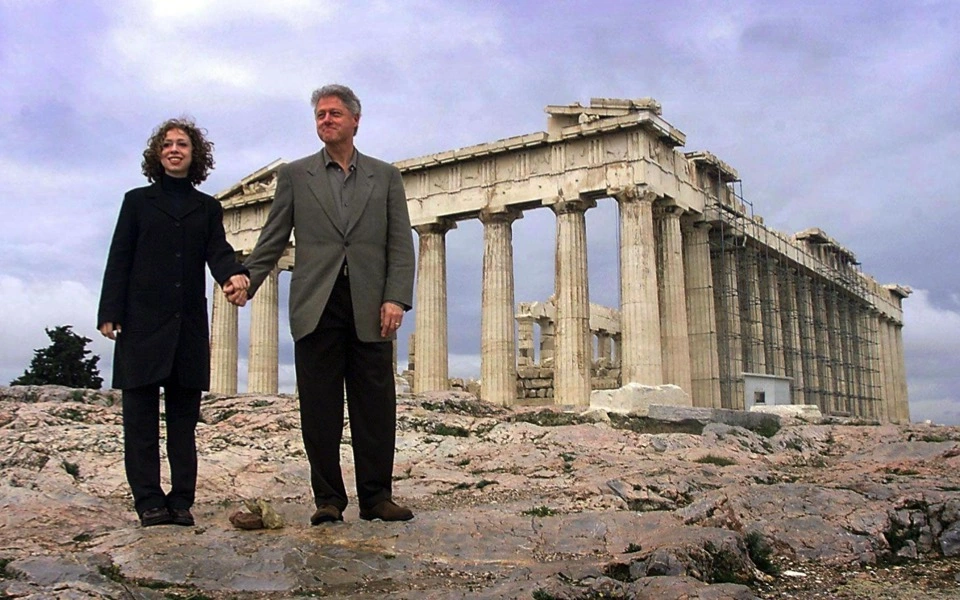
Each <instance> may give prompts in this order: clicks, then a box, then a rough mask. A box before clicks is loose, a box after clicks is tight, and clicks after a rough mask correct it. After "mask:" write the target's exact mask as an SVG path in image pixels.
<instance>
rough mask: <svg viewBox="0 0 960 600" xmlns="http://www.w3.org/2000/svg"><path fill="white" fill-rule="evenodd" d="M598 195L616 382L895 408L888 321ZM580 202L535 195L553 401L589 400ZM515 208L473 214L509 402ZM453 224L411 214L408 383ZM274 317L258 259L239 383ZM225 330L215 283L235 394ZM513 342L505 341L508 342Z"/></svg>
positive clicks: (831, 289) (500, 392)
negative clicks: (766, 385) (616, 218)
mask: <svg viewBox="0 0 960 600" xmlns="http://www.w3.org/2000/svg"><path fill="white" fill-rule="evenodd" d="M613 197H614V198H615V199H616V201H617V202H618V205H619V211H620V231H619V234H620V236H619V237H620V247H619V254H620V265H621V272H620V296H621V305H620V315H621V334H620V340H619V341H620V343H619V345H618V349H617V350H618V352H617V354H618V358H619V362H620V368H621V379H622V383H623V384H626V383H628V382H636V383H642V384H647V385H658V384H661V383H671V384H676V385H678V386H680V387H681V388H683V389H684V390H686V391H687V392H688V393H689V394H690V395H691V396H692V398H693V401H694V403H695V404H696V405H698V406H706V407H728V408H741V409H742V408H743V406H744V399H743V373H744V372H747V373H761V374H771V375H777V376H782V377H790V378H791V379H792V381H793V394H794V402H795V403H811V404H813V403H815V404H818V405H820V406H821V408H822V409H823V410H824V411H825V412H830V413H844V414H857V415H860V416H865V417H875V418H881V419H882V420H890V421H895V422H904V421H907V420H908V419H909V415H908V411H907V409H906V383H905V382H906V379H905V375H904V373H903V367H902V365H903V353H902V352H903V351H902V337H901V336H900V326H899V324H898V323H895V322H892V321H889V320H884V319H882V318H881V316H880V315H879V313H878V312H877V311H873V312H872V313H871V312H870V311H869V310H868V309H867V307H866V305H865V304H863V303H862V302H863V301H862V300H861V301H860V304H858V301H857V300H855V299H854V298H852V297H850V296H849V295H844V294H842V293H838V291H837V289H836V287H835V286H834V284H832V283H831V282H829V281H827V280H825V279H823V278H821V277H819V276H816V275H815V274H811V273H808V272H801V271H799V270H798V269H797V267H796V266H795V265H785V264H781V263H780V262H778V261H777V260H774V259H772V258H771V257H766V256H761V255H760V254H758V252H757V250H756V249H755V248H752V247H751V246H750V244H749V243H748V241H747V240H746V239H745V238H742V237H740V238H738V237H736V236H729V235H726V234H727V233H728V232H724V231H719V230H717V231H715V232H714V234H713V235H711V233H710V225H708V224H706V223H703V222H692V221H688V220H686V219H684V218H682V217H683V215H682V211H681V210H680V209H679V208H677V207H674V206H670V205H668V204H664V203H663V201H662V200H661V199H660V198H658V197H657V196H656V195H655V194H652V193H650V192H649V191H647V190H643V189H636V188H630V189H627V190H622V191H618V192H616V193H614V194H613ZM593 206H595V201H594V200H590V199H585V198H577V199H574V200H563V201H560V202H557V203H555V204H553V205H552V206H551V208H552V209H553V211H554V213H555V214H556V218H557V229H556V256H555V266H556V272H555V297H556V320H555V322H554V323H553V326H554V334H555V336H554V339H555V349H554V356H553V358H554V390H555V396H554V400H555V402H556V403H557V404H565V405H578V406H583V405H587V404H588V403H589V397H590V391H591V372H590V369H591V365H592V362H593V361H592V355H593V352H592V340H591V332H590V325H589V320H590V315H589V306H590V303H589V286H588V277H587V246H586V220H585V212H586V211H587V210H588V209H589V208H591V207H593ZM521 217H522V213H520V212H519V211H515V210H511V209H504V210H500V211H485V212H483V213H481V214H480V220H481V222H482V223H483V225H484V236H483V239H484V249H483V285H482V290H483V297H482V307H481V378H482V381H483V387H482V390H483V391H482V393H483V396H484V399H486V400H488V401H490V402H494V403H498V404H503V405H509V404H512V403H514V402H515V400H516V376H517V371H516V365H517V358H516V357H517V347H516V340H515V337H514V306H515V304H514V287H515V286H514V269H513V242H512V223H513V221H515V220H516V219H518V218H521ZM454 227H456V224H455V222H454V221H452V220H449V219H439V220H438V221H436V222H435V223H431V224H425V225H419V226H416V227H414V229H415V230H416V232H417V234H418V236H419V257H418V261H419V264H418V280H417V299H418V311H417V319H416V332H415V339H416V340H417V346H418V356H417V364H416V368H415V370H414V389H415V390H416V391H418V392H423V391H431V390H444V389H447V387H448V385H449V384H448V362H447V361H448V359H447V356H448V346H447V337H448V336H447V288H446V248H445V236H446V233H447V232H448V231H449V230H450V229H452V228H454ZM277 324H278V321H277V273H276V272H274V273H272V274H271V275H270V276H269V277H268V278H267V280H266V281H265V282H264V284H263V286H262V287H261V288H260V290H259V291H258V293H257V295H256V297H255V298H254V299H253V307H252V310H251V326H250V351H249V361H250V362H249V391H250V392H256V393H276V391H277V345H278V330H277ZM521 327H522V324H521ZM530 338H531V343H532V335H531V336H530ZM236 339H237V310H236V307H234V306H232V305H230V304H229V303H227V302H226V301H225V300H224V299H223V297H222V295H221V294H215V295H214V309H213V328H212V332H211V362H212V381H211V386H212V387H211V389H214V390H216V391H219V392H223V393H235V392H236V391H237V390H236V388H237V377H236V363H237V347H236ZM521 339H522V340H523V339H525V338H524V336H523V332H522V331H521ZM602 343H603V340H602V339H601V341H600V344H602ZM526 350H527V349H526V348H525V347H521V355H522V354H523V353H524V352H525V351H526ZM602 354H603V352H601V355H602ZM531 358H532V353H531ZM541 358H543V356H541ZM881 398H882V399H883V401H882V402H880V399H881Z"/></svg>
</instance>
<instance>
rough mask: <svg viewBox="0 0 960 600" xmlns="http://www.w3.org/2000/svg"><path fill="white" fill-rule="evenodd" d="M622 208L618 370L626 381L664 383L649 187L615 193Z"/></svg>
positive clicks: (654, 196) (623, 380)
mask: <svg viewBox="0 0 960 600" xmlns="http://www.w3.org/2000/svg"><path fill="white" fill-rule="evenodd" d="M614 197H615V198H616V200H617V203H618V205H619V209H620V319H621V325H620V328H621V336H622V345H621V347H620V351H621V354H620V374H621V380H622V383H623V384H624V385H626V384H627V383H640V384H644V385H660V384H661V383H663V356H662V351H661V339H660V305H659V301H658V292H657V288H658V283H657V265H656V246H655V244H654V229H653V202H654V201H655V200H656V199H657V195H656V194H654V193H653V192H651V191H649V190H637V189H636V188H630V189H628V190H625V191H623V192H620V193H617V194H615V195H614Z"/></svg>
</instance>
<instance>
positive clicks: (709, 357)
mask: <svg viewBox="0 0 960 600" xmlns="http://www.w3.org/2000/svg"><path fill="white" fill-rule="evenodd" d="M709 232H710V224H709V223H705V222H702V221H701V222H697V223H692V224H689V225H685V226H684V228H683V275H684V290H685V291H686V295H687V334H688V336H689V338H690V379H691V388H692V391H691V394H690V395H691V396H692V397H693V405H694V406H699V407H703V408H720V364H719V362H718V358H717V316H716V311H715V308H714V306H715V305H714V301H713V272H712V268H711V264H710V239H709Z"/></svg>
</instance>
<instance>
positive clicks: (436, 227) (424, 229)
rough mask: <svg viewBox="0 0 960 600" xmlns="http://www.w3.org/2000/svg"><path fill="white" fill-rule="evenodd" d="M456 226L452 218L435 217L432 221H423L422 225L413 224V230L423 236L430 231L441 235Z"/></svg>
mask: <svg viewBox="0 0 960 600" xmlns="http://www.w3.org/2000/svg"><path fill="white" fill-rule="evenodd" d="M456 228H457V222H456V221H454V220H453V219H437V220H436V221H434V222H433V223H424V224H423V225H414V227H413V230H414V231H416V232H417V235H420V236H423V235H426V234H430V233H438V234H440V235H443V234H445V233H447V232H448V231H450V230H451V229H456Z"/></svg>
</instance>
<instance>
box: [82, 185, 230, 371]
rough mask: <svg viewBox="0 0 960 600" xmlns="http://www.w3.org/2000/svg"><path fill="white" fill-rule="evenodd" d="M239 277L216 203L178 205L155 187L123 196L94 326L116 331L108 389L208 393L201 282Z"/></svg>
mask: <svg viewBox="0 0 960 600" xmlns="http://www.w3.org/2000/svg"><path fill="white" fill-rule="evenodd" d="M204 264H207V265H209V266H210V272H211V273H212V274H213V278H214V279H216V280H217V282H218V283H220V284H221V285H222V284H224V283H226V281H227V280H228V279H230V277H231V276H232V275H235V274H237V273H246V272H247V271H246V269H245V268H244V267H243V266H242V265H240V264H239V263H238V262H237V260H236V255H235V253H234V250H233V248H232V247H231V246H230V244H229V243H227V239H226V235H225V234H224V230H223V208H222V207H221V206H220V203H219V202H218V201H217V200H215V199H214V198H212V197H211V196H208V195H207V194H204V193H202V192H200V191H198V190H196V189H192V188H191V190H190V193H189V194H188V195H187V197H186V198H183V199H182V200H181V201H180V202H179V203H178V202H174V201H173V200H172V196H170V195H169V194H167V193H165V192H164V191H163V189H162V188H161V186H160V184H159V183H155V184H153V185H150V186H148V187H143V188H137V189H133V190H130V191H129V192H127V194H126V196H125V197H124V199H123V205H122V206H121V208H120V217H119V218H118V219H117V228H116V231H114V234H113V241H112V242H111V244H110V253H109V255H108V257H107V267H106V271H105V273H104V275H103V290H102V292H101V294H100V308H99V312H98V315H97V326H98V328H99V326H100V325H102V324H103V323H114V324H115V325H116V324H119V325H120V327H121V329H122V331H121V333H120V334H119V335H118V336H117V343H116V349H115V351H114V358H113V387H114V388H117V389H130V388H134V387H140V386H143V385H148V384H155V383H158V382H160V381H162V380H164V379H166V378H167V377H168V376H169V375H170V374H171V372H172V371H173V367H174V365H176V367H177V369H176V370H177V374H178V380H179V383H180V385H182V386H183V387H188V388H193V389H201V390H207V389H209V388H210V334H209V324H208V319H207V298H206V274H205V273H204Z"/></svg>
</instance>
